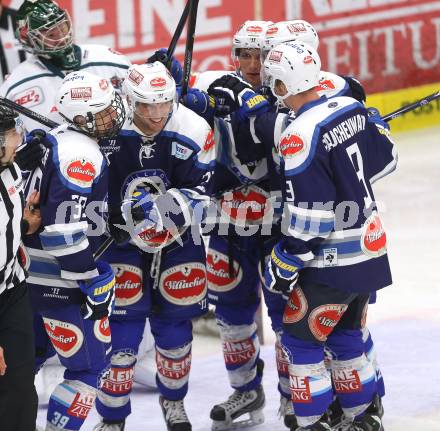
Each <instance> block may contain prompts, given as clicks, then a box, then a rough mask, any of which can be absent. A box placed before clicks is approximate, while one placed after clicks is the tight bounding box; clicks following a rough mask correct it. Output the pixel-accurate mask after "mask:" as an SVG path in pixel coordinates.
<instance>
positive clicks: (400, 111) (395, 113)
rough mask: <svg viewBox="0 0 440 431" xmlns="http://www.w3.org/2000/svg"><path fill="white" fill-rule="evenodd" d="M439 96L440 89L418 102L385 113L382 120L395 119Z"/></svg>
mask: <svg viewBox="0 0 440 431" xmlns="http://www.w3.org/2000/svg"><path fill="white" fill-rule="evenodd" d="M439 97H440V91H437V93H433V94H430V95H429V96H425V97H424V98H423V99H420V100H418V101H417V102H414V103H411V104H409V105H406V106H403V107H402V108H400V109H397V110H396V111H393V112H390V113H389V114H386V115H384V116H383V117H382V120H384V121H391V120H394V118H397V117H400V116H401V115H403V114H406V113H407V112H409V111H412V110H413V109H417V108H419V107H421V106H423V105H426V104H427V103H430V102H432V101H433V100H435V99H438V98H439Z"/></svg>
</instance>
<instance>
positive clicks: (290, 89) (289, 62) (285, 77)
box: [264, 42, 321, 101]
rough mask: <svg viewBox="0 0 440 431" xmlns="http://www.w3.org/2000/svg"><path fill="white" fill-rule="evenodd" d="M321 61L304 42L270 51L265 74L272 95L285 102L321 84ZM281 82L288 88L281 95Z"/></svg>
mask: <svg viewBox="0 0 440 431" xmlns="http://www.w3.org/2000/svg"><path fill="white" fill-rule="evenodd" d="M320 71H321V60H320V58H319V55H318V53H317V52H316V51H315V50H314V49H313V48H312V47H311V46H309V45H306V44H305V43H302V42H287V43H282V44H281V45H277V46H276V47H275V48H274V49H271V50H270V51H269V54H268V55H267V57H266V60H265V61H264V74H265V76H266V79H267V83H268V85H269V87H270V89H271V91H272V93H273V94H274V95H275V96H276V97H277V98H278V100H280V101H283V100H284V99H286V98H287V97H289V96H291V95H296V94H298V93H302V92H304V91H307V90H310V89H311V88H314V87H316V86H317V85H318V84H319V72H320ZM279 81H280V82H282V83H283V84H284V85H285V86H286V88H287V93H286V94H280V93H279V90H278V89H277V86H278V84H279Z"/></svg>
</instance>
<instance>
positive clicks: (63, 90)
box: [56, 71, 125, 138]
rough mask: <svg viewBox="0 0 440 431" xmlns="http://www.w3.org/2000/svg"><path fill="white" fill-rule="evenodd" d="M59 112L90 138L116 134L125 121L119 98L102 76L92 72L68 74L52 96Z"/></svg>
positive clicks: (123, 109) (107, 136)
mask: <svg viewBox="0 0 440 431" xmlns="http://www.w3.org/2000/svg"><path fill="white" fill-rule="evenodd" d="M56 107H57V109H58V111H59V113H60V114H61V115H62V116H63V117H64V118H65V119H66V120H67V121H68V122H69V123H71V124H72V125H74V126H75V127H76V128H77V129H79V130H81V131H83V132H85V133H86V134H87V135H89V136H91V137H93V138H111V137H114V136H116V135H117V134H118V133H119V131H120V129H121V128H122V125H123V124H124V121H125V108H124V104H123V102H122V99H121V97H120V96H119V94H118V93H116V92H115V89H114V88H113V86H112V84H111V83H110V82H109V81H108V80H107V79H105V78H101V77H100V76H97V75H94V74H93V73H89V72H85V71H78V72H72V73H69V74H68V75H67V76H66V77H65V78H64V80H63V82H62V84H61V87H60V88H59V90H58V93H57V95H56Z"/></svg>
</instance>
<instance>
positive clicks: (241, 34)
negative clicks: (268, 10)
mask: <svg viewBox="0 0 440 431" xmlns="http://www.w3.org/2000/svg"><path fill="white" fill-rule="evenodd" d="M270 24H272V21H250V20H248V21H246V22H245V23H244V24H242V25H241V27H240V28H239V29H238V31H237V33H235V35H234V37H233V39H232V59H233V60H234V61H236V60H237V57H238V56H239V54H240V49H242V48H251V49H252V48H254V49H261V48H262V46H263V45H262V44H263V41H264V35H265V33H266V30H267V28H268V27H269V25H270Z"/></svg>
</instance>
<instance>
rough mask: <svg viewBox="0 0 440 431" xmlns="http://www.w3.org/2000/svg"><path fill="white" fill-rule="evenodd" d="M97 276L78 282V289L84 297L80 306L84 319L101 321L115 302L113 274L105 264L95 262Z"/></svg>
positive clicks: (108, 313)
mask: <svg viewBox="0 0 440 431" xmlns="http://www.w3.org/2000/svg"><path fill="white" fill-rule="evenodd" d="M96 268H97V269H98V272H99V275H98V276H97V277H94V278H92V279H90V280H87V281H80V282H79V288H80V289H81V291H82V292H83V293H84V294H85V295H86V296H85V298H84V303H83V304H82V306H81V314H82V315H83V317H84V319H91V320H101V319H102V318H104V317H106V316H109V315H110V314H111V313H112V310H113V306H114V300H115V274H114V273H113V270H112V268H111V266H110V265H109V264H108V263H107V262H103V261H99V262H96Z"/></svg>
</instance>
